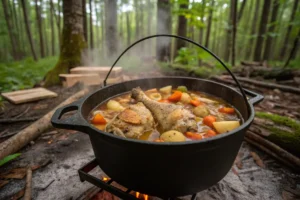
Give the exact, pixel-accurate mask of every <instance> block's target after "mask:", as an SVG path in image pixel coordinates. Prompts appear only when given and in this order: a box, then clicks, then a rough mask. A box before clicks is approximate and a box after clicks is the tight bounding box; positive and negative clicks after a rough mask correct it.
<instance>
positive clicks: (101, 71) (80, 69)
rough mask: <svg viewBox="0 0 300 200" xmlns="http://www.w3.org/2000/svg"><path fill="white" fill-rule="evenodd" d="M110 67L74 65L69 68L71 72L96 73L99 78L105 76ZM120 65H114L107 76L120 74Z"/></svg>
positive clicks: (116, 76)
mask: <svg viewBox="0 0 300 200" xmlns="http://www.w3.org/2000/svg"><path fill="white" fill-rule="evenodd" d="M110 68H111V67H101V66H99V67H84V66H80V67H75V68H72V69H71V74H98V75H99V76H100V78H103V79H104V78H105V77H106V75H107V73H108V72H109V70H110ZM122 70H123V69H122V67H114V68H113V70H112V71H111V73H110V75H109V78H118V77H120V76H121V74H122Z"/></svg>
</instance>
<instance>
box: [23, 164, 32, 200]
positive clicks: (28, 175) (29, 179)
mask: <svg viewBox="0 0 300 200" xmlns="http://www.w3.org/2000/svg"><path fill="white" fill-rule="evenodd" d="M31 185H32V169H31V167H30V166H28V167H27V172H26V187H25V194H24V200H31V199H32V195H31V193H32V186H31Z"/></svg>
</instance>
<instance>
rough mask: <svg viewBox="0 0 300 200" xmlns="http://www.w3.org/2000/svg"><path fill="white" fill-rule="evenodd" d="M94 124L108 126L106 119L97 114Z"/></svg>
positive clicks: (93, 120)
mask: <svg viewBox="0 0 300 200" xmlns="http://www.w3.org/2000/svg"><path fill="white" fill-rule="evenodd" d="M92 123H93V124H106V123H107V122H106V120H105V119H104V117H103V116H102V115H101V114H99V113H98V114H96V115H95V116H94V118H93V119H92Z"/></svg>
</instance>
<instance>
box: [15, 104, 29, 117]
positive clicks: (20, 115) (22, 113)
mask: <svg viewBox="0 0 300 200" xmlns="http://www.w3.org/2000/svg"><path fill="white" fill-rule="evenodd" d="M29 109H30V106H28V107H27V108H26V109H25V110H24V111H23V112H21V113H20V114H18V115H17V116H15V119H18V118H20V117H22V116H23V115H24V114H26V113H27V112H28V110H29Z"/></svg>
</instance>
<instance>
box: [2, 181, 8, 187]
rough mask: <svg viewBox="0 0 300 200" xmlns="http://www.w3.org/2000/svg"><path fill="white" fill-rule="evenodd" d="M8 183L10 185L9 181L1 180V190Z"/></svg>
mask: <svg viewBox="0 0 300 200" xmlns="http://www.w3.org/2000/svg"><path fill="white" fill-rule="evenodd" d="M7 183H9V181H7V180H0V188H2V187H3V186H4V185H6V184H7Z"/></svg>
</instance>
